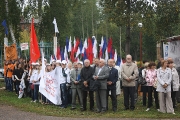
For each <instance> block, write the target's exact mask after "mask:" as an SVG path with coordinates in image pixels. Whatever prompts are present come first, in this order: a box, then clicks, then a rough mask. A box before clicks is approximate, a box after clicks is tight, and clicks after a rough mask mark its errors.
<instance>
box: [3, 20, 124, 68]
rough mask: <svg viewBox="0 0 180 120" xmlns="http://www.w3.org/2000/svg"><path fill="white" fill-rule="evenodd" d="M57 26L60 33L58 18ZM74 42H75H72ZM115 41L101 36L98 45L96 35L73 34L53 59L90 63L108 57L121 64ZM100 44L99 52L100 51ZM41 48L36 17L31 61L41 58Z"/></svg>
mask: <svg viewBox="0 0 180 120" xmlns="http://www.w3.org/2000/svg"><path fill="white" fill-rule="evenodd" d="M53 24H54V27H55V33H59V30H58V27H57V23H56V19H55V18H54V21H53ZM2 25H3V26H4V28H5V34H8V30H7V25H6V21H5V20H4V21H3V22H2ZM72 43H73V44H72ZM112 44H113V41H112V38H109V39H108V41H107V40H106V37H102V38H101V43H100V44H99V45H98V43H97V40H96V38H95V36H92V38H88V39H85V41H82V40H80V39H78V38H75V37H74V39H73V42H72V38H71V36H70V37H69V38H68V37H67V38H66V45H65V47H61V48H60V47H57V54H56V55H52V57H51V59H54V60H61V61H62V60H66V61H72V62H75V61H78V60H85V59H89V60H90V63H92V62H93V58H97V57H98V58H100V59H102V58H104V59H105V60H106V61H107V60H108V59H114V60H115V62H116V64H117V65H120V64H121V61H122V60H121V58H120V56H118V55H117V50H116V49H113V46H112ZM98 46H99V53H98ZM40 56H41V54H40V49H39V46H38V40H37V37H36V32H35V29H34V19H33V18H32V22H31V33H30V61H31V62H36V61H37V60H38V59H39V58H40Z"/></svg>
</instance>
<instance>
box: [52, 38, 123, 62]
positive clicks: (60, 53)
mask: <svg viewBox="0 0 180 120" xmlns="http://www.w3.org/2000/svg"><path fill="white" fill-rule="evenodd" d="M112 43H113V42H112V38H109V40H108V42H107V41H106V38H105V37H102V38H101V44H100V45H99V53H98V43H97V40H96V38H95V36H93V37H92V38H88V39H85V40H84V42H83V41H82V40H80V39H78V38H74V40H73V42H72V39H71V36H70V37H69V38H68V37H67V38H66V45H65V46H64V47H61V48H60V47H57V54H56V55H51V60H61V61H62V60H66V61H72V62H75V61H78V60H85V59H89V60H90V62H91V63H92V62H93V58H100V59H102V58H104V59H105V60H106V61H107V60H108V59H114V60H115V62H116V64H117V65H120V63H121V58H120V56H118V54H117V50H116V49H113V46H112ZM98 55H99V56H98Z"/></svg>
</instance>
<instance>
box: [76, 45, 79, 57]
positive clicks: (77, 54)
mask: <svg viewBox="0 0 180 120" xmlns="http://www.w3.org/2000/svg"><path fill="white" fill-rule="evenodd" d="M79 54H80V48H79V47H78V50H77V53H76V58H77V57H78V56H79Z"/></svg>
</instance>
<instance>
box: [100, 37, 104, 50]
mask: <svg viewBox="0 0 180 120" xmlns="http://www.w3.org/2000/svg"><path fill="white" fill-rule="evenodd" d="M103 45H104V40H103V36H102V38H101V44H100V45H99V46H100V48H103Z"/></svg>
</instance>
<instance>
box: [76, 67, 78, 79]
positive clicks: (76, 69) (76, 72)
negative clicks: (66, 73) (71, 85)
mask: <svg viewBox="0 0 180 120" xmlns="http://www.w3.org/2000/svg"><path fill="white" fill-rule="evenodd" d="M76 80H77V81H78V69H76Z"/></svg>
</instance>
